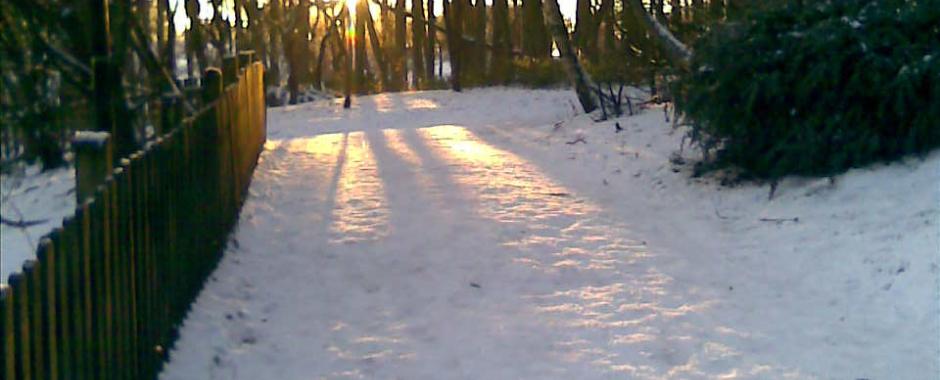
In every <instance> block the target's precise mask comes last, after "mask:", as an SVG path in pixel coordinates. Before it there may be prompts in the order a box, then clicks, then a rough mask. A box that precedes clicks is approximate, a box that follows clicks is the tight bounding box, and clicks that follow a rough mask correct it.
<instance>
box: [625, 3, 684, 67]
mask: <svg viewBox="0 0 940 380" xmlns="http://www.w3.org/2000/svg"><path fill="white" fill-rule="evenodd" d="M624 2H625V3H624V6H629V7H630V8H631V10H632V11H633V14H634V15H635V16H636V18H637V19H639V21H641V22H643V23H644V24H645V26H646V29H647V30H649V32H650V35H652V36H653V37H655V38H656V40H657V41H658V42H659V44H660V46H661V47H662V48H663V51H664V52H665V53H666V56H667V57H668V58H669V61H670V62H672V64H673V65H676V66H679V67H686V66H688V65H689V60H690V59H691V58H692V51H691V50H689V48H688V47H686V46H685V44H683V43H682V42H681V41H679V39H677V38H676V37H675V36H673V35H672V32H670V31H669V29H668V28H666V27H665V26H663V24H660V23H659V21H657V20H656V19H655V18H654V17H653V16H652V15H651V14H650V13H649V12H647V11H646V10H645V8H644V7H643V2H642V0H624Z"/></svg>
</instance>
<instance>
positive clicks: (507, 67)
mask: <svg viewBox="0 0 940 380" xmlns="http://www.w3.org/2000/svg"><path fill="white" fill-rule="evenodd" d="M491 22H492V29H493V45H494V47H495V49H494V51H493V66H492V77H493V81H494V82H495V83H498V84H506V83H508V82H509V80H510V79H511V76H512V72H511V71H512V60H511V59H512V56H511V53H512V51H511V50H512V36H511V30H510V24H509V2H508V1H507V0H493V17H492V21H491Z"/></svg>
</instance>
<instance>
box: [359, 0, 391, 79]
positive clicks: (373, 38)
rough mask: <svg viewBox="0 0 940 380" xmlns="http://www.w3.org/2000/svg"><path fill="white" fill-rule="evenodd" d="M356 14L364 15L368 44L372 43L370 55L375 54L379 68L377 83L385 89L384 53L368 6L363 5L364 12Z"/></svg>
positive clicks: (385, 67)
mask: <svg viewBox="0 0 940 380" xmlns="http://www.w3.org/2000/svg"><path fill="white" fill-rule="evenodd" d="M358 16H362V17H365V21H366V29H367V30H368V31H369V44H370V45H372V55H374V56H375V62H376V65H377V66H378V68H379V84H381V86H382V90H385V89H387V88H388V79H387V78H388V64H387V63H386V62H385V54H384V53H383V52H382V45H381V42H379V34H378V33H376V31H375V20H373V19H372V12H371V11H369V7H365V14H363V15H358Z"/></svg>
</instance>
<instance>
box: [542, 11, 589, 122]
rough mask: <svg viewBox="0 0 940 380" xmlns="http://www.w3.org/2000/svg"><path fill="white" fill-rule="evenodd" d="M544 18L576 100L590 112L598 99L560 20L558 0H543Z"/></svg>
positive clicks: (585, 110)
mask: <svg viewBox="0 0 940 380" xmlns="http://www.w3.org/2000/svg"><path fill="white" fill-rule="evenodd" d="M542 10H543V12H544V14H545V20H546V21H547V22H548V29H549V31H550V32H551V34H552V38H554V39H555V45H556V46H557V47H558V52H559V53H560V54H561V61H562V64H563V65H564V68H565V74H566V75H567V76H568V81H569V82H571V85H572V86H574V91H575V93H577V94H578V101H579V102H581V108H583V109H584V112H591V111H594V110H595V109H597V103H598V99H597V98H596V97H595V95H594V92H593V91H592V88H593V85H592V84H591V78H590V77H589V76H588V74H587V72H585V71H584V68H583V67H581V63H579V62H578V56H577V55H575V52H574V49H572V47H571V42H570V40H569V39H568V29H567V28H565V23H564V21H562V16H561V10H560V9H559V8H558V0H545V4H544V8H543V9H542Z"/></svg>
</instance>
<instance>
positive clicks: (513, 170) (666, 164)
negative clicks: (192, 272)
mask: <svg viewBox="0 0 940 380" xmlns="http://www.w3.org/2000/svg"><path fill="white" fill-rule="evenodd" d="M353 104H354V107H353V109H352V110H343V109H342V107H341V100H335V101H318V102H315V103H310V104H304V105H298V106H288V107H283V108H278V109H272V110H271V111H270V113H269V114H268V120H269V129H268V131H269V141H268V143H267V146H266V150H265V152H264V153H263V155H262V157H261V161H260V163H259V166H258V169H257V171H256V173H255V177H254V179H253V182H252V185H251V189H250V196H249V198H248V200H247V202H246V204H245V206H244V209H243V210H242V215H241V220H240V222H239V226H238V228H237V230H236V232H235V233H234V235H233V237H232V240H231V242H230V244H229V249H228V252H227V254H226V256H225V258H224V259H223V260H222V262H221V263H220V265H219V268H218V269H217V270H216V272H215V273H214V274H213V275H212V277H211V279H210V281H209V282H207V285H206V287H205V289H204V290H203V291H202V293H201V294H200V296H199V297H198V299H197V301H196V303H195V305H194V306H193V309H192V311H191V312H190V314H189V316H188V318H187V320H186V321H185V323H184V325H183V326H182V329H181V339H180V340H179V341H178V342H177V344H176V347H175V348H173V349H172V351H171V353H170V362H169V363H168V364H167V366H166V368H165V371H164V372H163V374H162V375H161V378H162V379H165V380H170V379H193V378H200V379H210V378H224V379H260V378H270V379H309V378H327V379H344V378H382V379H385V378H403V379H415V378H417V379H438V378H481V379H544V378H554V379H607V378H632V379H662V378H665V379H697V378H707V379H713V378H728V379H732V378H733V379H738V378H740V379H768V378H773V379H784V378H839V379H856V378H868V379H888V378H890V379H924V378H935V377H936V376H935V375H940V362H938V358H940V350H938V348H940V326H938V323H940V318H938V313H940V298H938V292H940V282H938V278H940V261H938V249H940V239H938V229H940V227H938V226H940V224H938V222H940V176H938V175H940V153H934V154H931V155H929V156H927V157H924V158H922V159H919V158H910V159H907V160H904V161H903V162H899V163H895V164H891V165H876V166H874V167H872V168H867V169H857V170H853V171H851V172H849V173H847V174H844V175H840V176H838V177H834V178H833V180H832V181H830V179H827V178H823V179H806V178H790V179H786V180H784V181H782V182H781V183H779V185H778V186H777V187H776V190H775V191H774V193H773V197H769V194H770V191H769V186H767V185H760V184H753V183H751V184H742V185H738V186H735V187H726V186H721V185H720V184H719V182H720V179H719V178H718V177H716V176H710V177H705V178H692V177H691V176H690V174H689V172H690V170H691V163H692V162H694V160H695V158H696V154H695V152H694V150H692V149H690V148H688V147H685V148H684V149H682V152H681V153H678V152H677V150H679V149H680V146H681V143H682V141H683V131H681V130H678V131H677V130H673V129H672V128H671V127H670V126H671V124H672V123H671V122H668V121H666V120H665V117H664V112H663V110H662V109H661V108H659V107H658V106H652V107H650V108H649V109H647V110H645V111H644V112H642V113H640V114H639V115H636V116H632V117H623V118H620V119H617V120H611V121H607V122H602V123H593V122H592V121H591V120H590V118H589V116H587V115H577V114H576V112H575V110H577V109H578V108H577V107H576V106H575V104H576V100H575V97H574V95H573V93H571V92H569V91H539V90H521V89H504V88H494V89H476V90H470V91H466V92H464V93H453V92H448V91H430V92H411V93H400V94H382V95H375V96H370V97H362V98H356V99H355V100H354V103H353ZM615 122H616V123H620V125H621V126H622V127H623V128H624V131H623V132H620V133H615V132H614V127H613V124H614V123H615ZM577 137H582V138H583V140H584V142H583V143H580V142H576V141H577ZM569 143H571V144H569Z"/></svg>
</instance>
